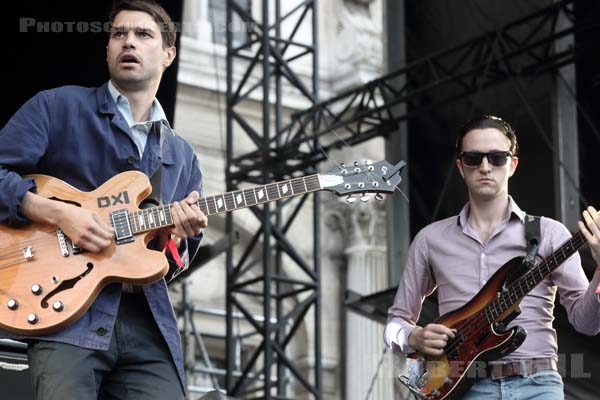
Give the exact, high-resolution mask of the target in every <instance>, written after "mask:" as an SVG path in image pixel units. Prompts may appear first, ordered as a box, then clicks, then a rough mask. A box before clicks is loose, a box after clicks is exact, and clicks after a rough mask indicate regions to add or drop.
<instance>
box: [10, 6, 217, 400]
mask: <svg viewBox="0 0 600 400" xmlns="http://www.w3.org/2000/svg"><path fill="white" fill-rule="evenodd" d="M111 22H112V27H111V32H110V38H109V40H108V45H107V48H106V54H107V63H108V69H109V75H110V80H109V81H108V82H107V83H106V84H105V85H103V86H102V87H99V88H84V87H75V86H65V87H60V88H56V89H52V90H47V91H43V92H40V93H38V94H37V95H36V96H34V97H33V98H32V99H30V100H29V101H28V102H27V103H26V104H25V105H23V107H21V109H20V110H19V111H17V113H15V115H14V116H13V117H12V118H11V119H10V121H9V122H8V123H7V124H6V125H5V126H4V128H2V132H1V133H0V222H2V223H3V224H9V225H11V226H20V225H22V224H25V223H27V222H28V221H35V222H38V223H43V224H48V225H51V226H56V227H59V228H60V229H62V232H64V234H65V235H66V236H67V237H68V238H70V239H72V240H73V242H74V243H76V244H77V245H78V246H79V247H82V248H83V249H85V250H87V251H89V252H92V253H93V252H102V251H103V250H104V249H108V248H109V246H111V245H114V241H115V229H114V228H113V226H111V225H110V224H109V223H108V221H104V220H103V219H102V218H100V217H99V215H98V214H97V213H96V212H94V211H93V210H88V209H85V208H83V207H77V206H75V205H73V204H69V203H65V202H60V201H54V200H52V199H48V198H45V197H42V196H40V195H38V194H36V192H37V188H36V183H35V181H34V180H33V179H31V178H23V175H26V174H46V175H50V176H52V177H55V178H58V179H60V180H63V181H65V182H67V183H68V184H70V185H71V186H73V187H75V188H76V189H78V190H81V191H84V192H89V191H92V190H94V189H96V188H97V187H99V186H100V185H102V184H103V183H104V182H106V181H107V180H108V179H109V178H111V177H113V176H115V175H117V174H119V173H121V172H124V171H129V170H137V171H142V172H144V173H145V174H146V175H147V176H148V177H153V176H154V175H155V173H158V174H159V175H158V176H162V179H160V182H162V183H161V186H160V187H159V190H158V191H160V197H161V200H162V201H163V202H164V203H165V204H168V203H172V205H171V209H170V213H171V214H172V217H173V225H174V226H173V227H172V228H171V229H169V230H166V231H163V232H161V234H159V235H157V237H156V238H155V239H154V240H153V241H152V242H151V244H150V245H151V246H154V248H156V249H158V250H162V248H163V247H164V244H165V243H167V242H168V241H169V240H170V237H171V234H173V239H174V242H172V243H173V245H172V247H171V248H175V247H177V248H178V250H179V252H180V253H181V254H182V256H183V257H182V258H183V259H184V260H185V259H189V257H190V256H191V255H193V253H194V252H195V250H196V249H197V247H198V244H199V242H200V239H201V237H202V231H203V228H205V227H206V224H207V218H206V216H205V215H204V214H203V213H202V211H201V210H200V209H199V208H198V206H197V200H198V198H199V195H200V193H201V190H202V174H201V172H200V168H199V163H198V159H197V157H196V155H195V153H194V150H193V148H192V147H191V146H190V145H189V144H188V143H187V142H186V141H185V140H184V139H183V138H181V137H180V136H179V135H178V134H177V133H175V131H173V129H172V128H171V126H170V125H169V122H168V121H167V119H166V116H165V114H164V111H163V109H162V107H161V106H160V103H159V102H158V100H157V99H156V98H155V96H156V92H157V90H158V87H159V84H160V81H161V78H162V74H163V72H164V71H165V69H166V68H168V67H169V66H170V65H171V63H172V62H173V60H174V59H175V55H176V51H175V47H174V44H175V29H174V25H173V23H172V21H171V19H170V17H169V16H168V15H167V13H166V12H165V10H164V9H163V8H162V7H161V6H159V5H158V4H157V3H155V2H154V1H152V0H148V1H142V0H123V1H118V2H117V3H115V5H114V8H113V10H112V12H111ZM132 200H133V199H132ZM186 256H187V257H186ZM129 261H130V262H131V267H132V268H135V266H136V264H138V263H144V261H145V260H143V259H137V260H129ZM56 268H57V269H60V264H57V265H56ZM0 334H2V336H4V337H10V338H17V339H25V340H27V341H28V343H29V349H28V357H29V365H30V369H31V374H32V379H33V387H34V392H35V396H36V399H38V400H42V399H44V400H51V399H52V400H64V399H78V400H81V399H89V400H92V399H97V398H100V399H157V400H158V399H161V400H163V399H183V398H184V396H185V380H184V371H183V360H182V352H181V340H180V336H179V331H178V327H177V322H176V319H175V315H174V312H173V308H172V306H171V304H170V302H169V297H168V293H167V286H166V282H165V280H164V279H161V280H160V281H158V282H155V283H153V284H149V285H143V286H135V285H130V284H120V283H113V284H109V285H108V286H106V287H105V288H104V289H102V291H101V292H100V293H99V295H98V296H97V298H96V300H95V301H94V302H93V304H92V305H91V307H90V308H89V310H88V311H87V312H86V313H85V314H84V315H83V316H82V317H81V318H79V319H78V320H77V321H76V322H74V323H73V324H71V325H69V326H68V327H66V328H65V329H63V330H61V331H59V332H56V333H52V334H48V335H44V336H38V337H27V338H25V337H22V336H17V335H15V334H9V333H7V332H0Z"/></svg>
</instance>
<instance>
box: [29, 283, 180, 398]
mask: <svg viewBox="0 0 600 400" xmlns="http://www.w3.org/2000/svg"><path fill="white" fill-rule="evenodd" d="M27 355H28V359H29V367H30V371H31V377H32V381H33V390H34V393H35V398H36V400H66V399H78V400H96V399H101V400H113V399H127V400H137V399H140V400H141V399H144V400H147V399H149V400H152V399H156V400H165V399H169V400H171V399H184V398H185V396H184V393H183V388H182V386H181V382H180V381H179V377H178V375H177V370H176V369H175V365H174V363H173V358H172V357H171V354H170V353H169V350H168V348H167V344H166V343H165V341H164V339H163V337H162V335H161V334H160V331H159V330H158V328H157V326H156V323H155V322H154V318H153V317H152V314H151V312H150V309H149V307H148V304H147V302H146V299H145V297H144V295H143V294H142V295H136V294H123V295H122V298H121V306H120V307H119V314H118V316H117V321H116V323H115V330H114V332H113V336H112V339H111V342H110V348H109V349H108V350H107V351H101V350H90V349H84V348H81V347H77V346H72V345H69V344H64V343H57V342H47V341H35V342H33V343H31V344H30V346H29V348H28V351H27Z"/></svg>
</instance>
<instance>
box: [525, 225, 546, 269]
mask: <svg viewBox="0 0 600 400" xmlns="http://www.w3.org/2000/svg"><path fill="white" fill-rule="evenodd" d="M540 220H541V217H538V216H536V215H529V214H527V215H525V242H526V244H527V247H526V248H525V259H524V260H523V262H524V263H525V265H527V267H528V268H530V267H532V266H533V265H534V263H535V256H536V255H537V253H538V250H539V248H540V242H541V235H542V233H541V229H540V225H541V223H540Z"/></svg>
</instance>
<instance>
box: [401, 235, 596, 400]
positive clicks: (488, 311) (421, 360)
mask: <svg viewBox="0 0 600 400" xmlns="http://www.w3.org/2000/svg"><path fill="white" fill-rule="evenodd" d="M585 244H586V240H585V237H584V236H583V234H582V233H581V232H578V233H576V234H575V235H574V236H573V237H572V238H571V239H569V240H567V241H566V242H564V243H563V244H562V245H561V246H560V247H559V248H558V250H556V251H555V252H554V254H552V255H551V256H550V257H548V258H546V259H545V260H544V261H543V262H541V263H540V264H538V265H534V266H531V267H529V266H528V265H527V264H526V263H524V261H523V259H524V257H515V258H513V259H512V260H510V261H509V262H507V263H506V264H504V265H503V266H502V267H501V268H500V269H499V270H498V271H497V272H496V273H495V274H494V275H493V276H492V277H491V278H490V279H489V280H488V282H487V284H486V285H485V286H484V287H483V288H482V289H481V290H480V291H479V293H477V295H475V297H474V298H473V299H472V300H470V301H469V302H468V303H467V304H465V305H464V306H462V307H461V308H459V309H457V310H455V311H452V312H450V313H447V314H444V315H442V316H441V317H439V318H438V319H437V321H436V322H435V323H436V324H441V325H445V326H447V327H449V328H451V329H456V336H455V337H454V338H453V339H451V340H449V341H448V343H447V344H446V347H445V349H444V354H442V355H441V356H430V355H424V354H421V353H419V352H415V353H411V354H410V355H408V356H407V359H406V363H407V366H408V368H407V371H408V373H407V374H406V375H403V376H401V377H400V378H399V379H400V381H401V382H402V383H403V384H404V385H405V386H407V387H408V388H409V389H410V391H411V392H412V393H413V394H415V395H416V397H417V398H420V399H426V400H442V399H460V398H461V396H462V395H463V394H464V393H465V392H466V391H467V390H468V389H469V388H470V386H471V385H472V384H473V379H469V377H470V376H471V375H472V374H470V373H468V372H469V369H470V368H475V367H476V365H475V363H476V362H477V361H482V362H487V361H492V360H496V359H498V358H501V357H504V356H506V355H508V354H510V353H512V352H513V351H515V350H516V349H517V348H518V347H519V346H520V345H521V344H522V343H523V341H525V338H526V336H527V332H526V331H525V330H524V329H523V328H521V327H519V326H514V327H512V328H510V329H506V326H507V325H508V323H509V322H510V321H512V320H513V319H514V318H515V317H517V316H518V314H519V313H520V309H519V304H520V302H521V300H523V298H524V297H525V296H526V295H527V293H529V292H530V291H531V290H532V289H533V288H534V287H535V286H537V285H538V284H539V283H540V282H542V281H543V280H544V278H546V276H548V275H549V274H550V273H551V272H552V271H554V270H555V269H556V268H558V267H559V266H560V265H561V264H562V263H563V262H565V261H566V260H567V259H568V258H569V257H571V256H572V255H573V254H574V253H575V252H577V250H578V249H579V248H581V247H582V246H583V245H585Z"/></svg>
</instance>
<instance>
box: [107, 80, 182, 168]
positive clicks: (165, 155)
mask: <svg viewBox="0 0 600 400" xmlns="http://www.w3.org/2000/svg"><path fill="white" fill-rule="evenodd" d="M96 101H97V103H98V112H100V113H101V114H106V115H112V116H113V117H112V123H113V124H114V125H116V126H117V127H118V128H119V129H121V130H122V131H124V132H125V133H127V134H129V133H128V132H129V130H130V128H129V125H127V122H126V121H125V119H124V118H123V117H122V116H121V113H119V112H118V110H117V105H116V104H115V102H114V100H113V98H112V96H111V95H110V92H109V90H108V82H106V83H105V84H104V85H102V86H100V87H99V88H97V89H96ZM159 127H160V150H161V161H162V163H163V164H174V163H175V161H174V160H173V150H172V146H171V145H170V141H169V140H168V137H170V136H173V137H174V136H175V135H176V133H175V132H174V131H173V129H172V128H171V125H170V124H169V122H168V121H167V120H166V119H164V120H161V121H160V124H159Z"/></svg>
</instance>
